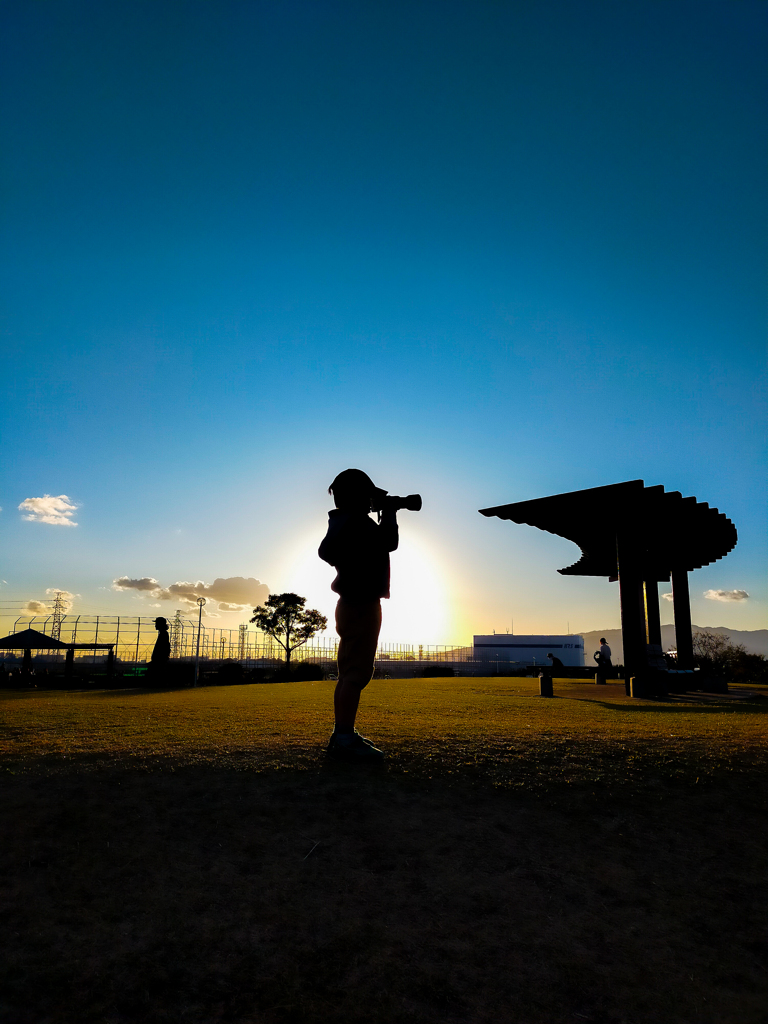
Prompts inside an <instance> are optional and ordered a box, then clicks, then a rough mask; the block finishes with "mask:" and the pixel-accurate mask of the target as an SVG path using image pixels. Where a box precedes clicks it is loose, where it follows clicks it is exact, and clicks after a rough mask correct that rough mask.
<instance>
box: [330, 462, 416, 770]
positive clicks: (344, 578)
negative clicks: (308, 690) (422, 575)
mask: <svg viewBox="0 0 768 1024" xmlns="http://www.w3.org/2000/svg"><path fill="white" fill-rule="evenodd" d="M328 493H329V494H332V495H333V501H334V504H335V506H336V507H335V509H332V510H331V511H330V512H329V513H328V532H327V534H326V535H325V538H324V539H323V541H322V543H321V544H320V547H319V549H318V554H319V556H320V558H322V559H323V561H325V562H328V563H329V564H330V565H332V566H334V568H335V569H336V578H335V580H334V581H333V583H332V584H331V589H332V590H333V591H334V592H335V593H336V594H338V595H339V599H338V602H337V604H336V631H337V633H338V634H339V651H338V668H339V673H338V682H337V683H336V689H335V691H334V695H333V707H334V717H335V727H334V731H333V734H332V735H331V738H330V741H329V743H328V755H329V756H330V757H335V758H339V759H340V760H345V761H354V762H368V763H371V762H378V761H381V760H383V758H384V753H383V751H382V750H380V749H379V748H378V747H376V746H375V745H374V744H373V742H372V741H371V740H369V739H366V737H365V736H361V735H360V733H359V732H358V731H357V729H356V728H355V720H356V718H357V711H358V707H359V705H360V695H361V694H362V692H363V690H364V689H365V687H366V686H367V685H368V683H369V682H370V681H371V678H372V676H373V669H374V659H375V657H376V647H377V644H378V640H379V632H380V630H381V601H382V598H388V597H389V555H390V552H391V551H395V550H396V549H397V545H398V539H399V538H398V528H397V511H396V509H395V508H394V507H393V506H392V505H391V504H390V505H388V503H387V500H386V498H380V500H379V502H378V503H377V508H381V512H380V521H379V522H378V523H375V522H374V521H373V519H371V517H370V514H369V513H370V512H371V509H372V502H373V501H374V498H375V496H376V495H377V493H378V494H379V495H383V494H384V492H382V491H379V489H378V488H376V486H375V485H374V483H373V481H372V480H371V478H370V477H369V476H368V474H367V473H364V472H363V471H362V470H360V469H345V470H344V472H343V473H339V475H338V476H337V477H336V478H335V480H334V481H333V483H332V484H331V486H330V487H329V488H328Z"/></svg>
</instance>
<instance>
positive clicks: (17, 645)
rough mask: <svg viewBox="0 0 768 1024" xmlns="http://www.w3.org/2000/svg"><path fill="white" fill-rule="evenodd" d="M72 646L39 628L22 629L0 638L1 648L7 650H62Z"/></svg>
mask: <svg viewBox="0 0 768 1024" xmlns="http://www.w3.org/2000/svg"><path fill="white" fill-rule="evenodd" d="M67 647H71V644H65V643H62V641H61V640H56V639H54V637H52V636H46V634H45V633H41V632H40V631H39V630H37V629H22V631H21V632H20V633H11V634H10V635H9V636H4V637H3V638H2V640H0V649H2V650H6V651H60V650H66V649H67Z"/></svg>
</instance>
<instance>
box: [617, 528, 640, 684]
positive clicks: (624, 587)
mask: <svg viewBox="0 0 768 1024" xmlns="http://www.w3.org/2000/svg"><path fill="white" fill-rule="evenodd" d="M616 560H617V562H618V571H619V600H620V602H621V636H622V640H623V642H624V672H625V675H626V678H627V679H630V678H631V677H632V676H636V675H639V674H640V673H641V672H642V670H643V669H644V668H645V665H646V660H647V659H646V652H645V608H644V601H643V577H642V573H641V571H640V566H639V563H638V558H637V545H636V543H634V542H633V538H632V537H631V536H630V535H628V534H627V533H620V534H618V535H617V537H616Z"/></svg>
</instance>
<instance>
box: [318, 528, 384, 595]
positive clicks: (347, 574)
mask: <svg viewBox="0 0 768 1024" xmlns="http://www.w3.org/2000/svg"><path fill="white" fill-rule="evenodd" d="M398 539H399V538H398V531H397V514H396V513H395V512H393V511H389V510H388V511H385V512H383V513H382V517H381V523H375V522H374V521H373V519H371V517H370V516H369V515H367V514H366V513H365V512H348V511H345V510H344V509H340V508H335V509H332V510H331V511H330V512H329V513H328V532H327V533H326V535H325V537H324V538H323V542H322V543H321V545H320V547H319V549H318V552H317V553H318V554H319V555H320V557H321V558H322V559H323V561H324V562H328V563H329V564H330V565H332V566H334V568H335V569H336V570H337V575H336V579H335V580H334V581H333V583H332V584H331V590H333V591H335V592H336V593H337V594H338V595H339V597H341V598H343V599H344V600H345V601H352V602H361V601H376V600H378V599H379V598H381V597H389V552H390V551H394V550H395V549H396V548H397V544H398Z"/></svg>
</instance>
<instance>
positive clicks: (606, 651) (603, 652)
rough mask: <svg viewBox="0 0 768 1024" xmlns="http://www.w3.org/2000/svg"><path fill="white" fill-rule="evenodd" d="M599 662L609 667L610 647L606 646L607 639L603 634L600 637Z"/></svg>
mask: <svg viewBox="0 0 768 1024" xmlns="http://www.w3.org/2000/svg"><path fill="white" fill-rule="evenodd" d="M598 653H599V655H600V663H601V664H602V665H605V667H606V668H610V667H611V648H610V647H609V646H608V641H607V640H606V639H605V637H604V636H601V637H600V650H599V652H598Z"/></svg>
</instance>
